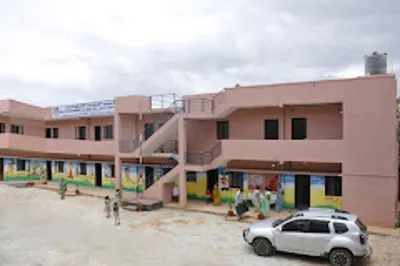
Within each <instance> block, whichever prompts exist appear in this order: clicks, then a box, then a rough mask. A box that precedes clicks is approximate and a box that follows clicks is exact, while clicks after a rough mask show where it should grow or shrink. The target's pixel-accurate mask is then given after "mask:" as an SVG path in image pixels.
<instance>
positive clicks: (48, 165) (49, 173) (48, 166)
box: [46, 161, 52, 181]
mask: <svg viewBox="0 0 400 266" xmlns="http://www.w3.org/2000/svg"><path fill="white" fill-rule="evenodd" d="M46 176H47V181H51V180H52V170H51V161H46Z"/></svg>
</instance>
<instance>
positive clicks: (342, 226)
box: [333, 222, 349, 234]
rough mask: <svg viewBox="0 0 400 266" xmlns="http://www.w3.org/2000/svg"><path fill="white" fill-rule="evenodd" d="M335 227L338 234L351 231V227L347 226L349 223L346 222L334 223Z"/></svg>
mask: <svg viewBox="0 0 400 266" xmlns="http://www.w3.org/2000/svg"><path fill="white" fill-rule="evenodd" d="M333 228H335V233H336V234H344V233H346V232H348V231H349V228H347V225H346V224H344V223H337V222H335V223H333Z"/></svg>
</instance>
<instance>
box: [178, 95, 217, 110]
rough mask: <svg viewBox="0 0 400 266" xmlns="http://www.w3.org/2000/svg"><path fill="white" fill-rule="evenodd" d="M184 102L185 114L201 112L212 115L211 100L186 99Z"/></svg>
mask: <svg viewBox="0 0 400 266" xmlns="http://www.w3.org/2000/svg"><path fill="white" fill-rule="evenodd" d="M183 101H184V106H185V112H186V113H193V112H201V113H212V112H213V99H208V98H193V99H186V100H183Z"/></svg>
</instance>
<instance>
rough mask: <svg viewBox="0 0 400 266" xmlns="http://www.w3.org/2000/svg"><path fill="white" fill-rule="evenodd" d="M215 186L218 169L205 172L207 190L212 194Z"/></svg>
mask: <svg viewBox="0 0 400 266" xmlns="http://www.w3.org/2000/svg"><path fill="white" fill-rule="evenodd" d="M215 184H218V169H213V170H209V171H208V172H207V190H209V191H210V192H212V191H213V189H214V185H215Z"/></svg>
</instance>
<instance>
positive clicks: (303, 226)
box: [282, 220, 310, 232]
mask: <svg viewBox="0 0 400 266" xmlns="http://www.w3.org/2000/svg"><path fill="white" fill-rule="evenodd" d="M309 227H310V221H308V220H295V221H292V222H288V223H287V224H284V225H283V226H282V231H284V232H307V231H308V230H309Z"/></svg>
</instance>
